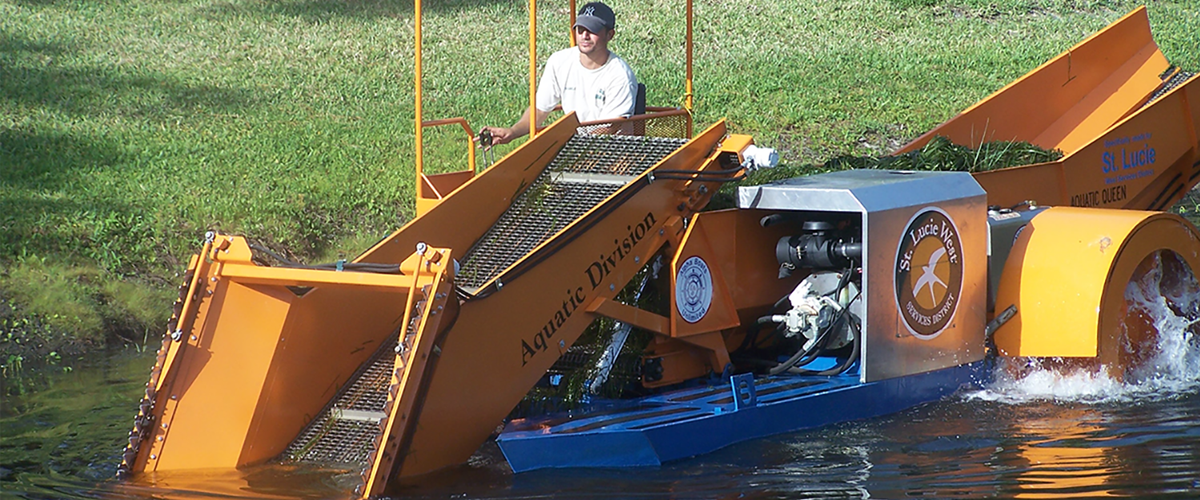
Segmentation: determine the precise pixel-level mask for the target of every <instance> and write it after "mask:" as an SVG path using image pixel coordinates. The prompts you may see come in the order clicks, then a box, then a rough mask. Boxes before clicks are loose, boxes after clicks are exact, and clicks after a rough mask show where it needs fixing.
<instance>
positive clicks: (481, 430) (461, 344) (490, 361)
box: [393, 122, 725, 477]
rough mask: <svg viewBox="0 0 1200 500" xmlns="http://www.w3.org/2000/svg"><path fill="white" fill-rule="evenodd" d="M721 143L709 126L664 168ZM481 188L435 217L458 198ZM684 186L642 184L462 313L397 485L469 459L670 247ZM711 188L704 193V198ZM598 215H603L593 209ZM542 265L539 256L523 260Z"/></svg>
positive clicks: (692, 162) (415, 424) (697, 161)
mask: <svg viewBox="0 0 1200 500" xmlns="http://www.w3.org/2000/svg"><path fill="white" fill-rule="evenodd" d="M552 128H553V127H552ZM544 134H545V136H551V135H552V134H554V132H553V131H551V130H547V131H546V132H544ZM724 135H725V128H724V123H723V122H721V123H718V124H717V125H714V126H713V127H712V128H710V129H709V130H707V131H705V132H704V133H702V134H700V135H699V136H697V138H696V139H693V140H692V142H690V143H689V144H688V145H687V146H684V147H683V148H682V149H680V150H678V151H676V152H675V153H673V154H672V155H671V156H669V157H667V158H666V159H665V160H663V162H662V163H661V164H660V166H661V168H665V169H684V168H689V169H693V170H694V169H697V166H698V165H701V164H703V162H704V160H705V158H707V157H708V156H709V154H710V153H711V152H712V151H713V149H714V147H715V146H716V144H717V142H718V141H719V140H720V139H721V137H722V136H724ZM545 136H543V137H545ZM537 140H538V139H535V140H534V141H531V143H536V142H537ZM498 166H499V165H498ZM498 166H497V167H493V169H495V168H498ZM489 173H490V170H489ZM484 175H487V174H486V173H485V174H484ZM643 175H646V174H643ZM478 180H479V178H476V179H475V181H472V183H468V184H467V185H466V186H464V188H463V190H464V191H460V192H459V193H457V194H456V195H455V196H452V197H451V198H449V199H447V200H446V201H445V202H443V206H439V208H438V210H436V211H435V212H431V214H432V213H436V212H440V211H441V210H442V209H443V207H444V206H445V203H448V202H452V201H454V200H455V199H456V198H460V197H462V196H463V195H464V194H465V190H466V189H468V188H470V187H471V186H472V185H473V184H474V183H475V182H477V181H478ZM634 182H635V183H637V182H639V181H634ZM682 183H683V182H682V181H672V180H666V179H658V180H655V181H654V182H653V183H648V184H644V185H643V186H641V187H640V190H639V191H637V193H636V194H635V195H633V196H632V197H630V198H629V199H628V200H626V201H624V202H622V203H620V204H619V205H617V206H615V207H613V208H612V211H611V212H608V213H607V215H605V216H604V217H602V218H599V219H597V220H596V221H595V223H594V225H591V226H589V227H588V229H587V230H586V231H579V232H573V229H572V228H573V227H575V225H576V224H578V222H577V223H576V224H573V225H571V226H568V227H567V228H566V229H564V233H571V234H572V237H571V238H568V241H567V242H561V241H558V240H560V239H561V238H560V237H561V235H560V236H558V237H555V238H554V239H551V240H549V241H547V243H546V244H544V245H543V247H542V248H545V245H548V244H559V243H561V244H562V245H564V246H562V247H560V248H557V249H556V250H555V251H553V252H543V253H544V254H545V255H544V258H543V259H542V260H540V263H539V264H538V265H536V266H532V267H529V268H528V269H527V270H526V271H525V272H524V274H520V275H519V276H516V277H514V278H511V279H505V280H504V285H503V288H502V289H500V290H498V291H495V292H494V293H492V294H491V295H488V296H486V297H483V298H479V299H476V300H470V301H467V302H465V303H463V304H462V306H461V309H460V311H459V315H458V318H457V320H456V321H455V322H454V324H453V326H452V327H451V329H450V331H449V332H447V333H446V334H445V335H444V338H443V339H439V343H440V352H441V354H440V356H438V358H437V359H436V361H435V366H434V368H433V371H432V373H429V374H427V375H426V376H425V380H424V381H423V383H427V384H429V388H428V392H427V395H426V396H425V398H424V400H423V401H421V402H420V404H419V405H418V406H417V407H418V408H420V413H419V414H418V415H416V416H415V418H413V419H411V420H410V424H409V425H410V426H411V432H412V438H411V441H410V442H411V445H410V447H409V448H408V450H407V454H406V455H403V456H402V457H401V458H400V461H401V462H400V463H399V464H398V467H399V471H398V473H397V474H394V475H393V477H404V476H411V475H415V474H422V473H425V472H429V471H432V470H435V469H439V468H442V467H445V466H447V465H451V464H456V463H462V462H464V461H466V460H467V458H468V457H470V455H471V453H473V452H474V451H475V450H476V448H478V446H479V445H480V444H481V443H483V442H484V441H485V440H486V439H487V437H488V435H489V434H490V433H492V432H493V431H494V430H495V428H496V425H497V424H499V423H500V422H501V421H502V419H503V418H504V416H505V415H506V414H507V413H508V412H509V411H510V410H511V409H512V408H513V407H514V406H515V405H516V404H517V403H518V402H519V401H520V400H521V398H522V397H523V396H524V395H525V393H526V392H528V390H529V388H530V387H532V386H533V385H534V384H535V383H536V382H537V380H538V379H539V378H541V376H542V375H543V374H544V373H545V372H546V370H547V369H548V368H549V367H550V366H551V365H552V364H553V363H554V361H555V360H557V359H558V357H559V356H560V355H561V354H562V353H563V352H565V351H566V349H567V347H569V346H570V345H571V343H573V342H574V341H575V339H576V338H577V337H578V336H579V334H580V333H582V331H583V330H584V328H585V327H586V326H587V325H588V324H590V323H591V321H592V317H593V315H591V314H589V313H587V312H586V307H587V305H588V304H590V303H591V302H592V301H593V300H595V299H596V298H597V297H605V298H609V299H611V298H612V297H614V296H615V295H616V293H617V291H619V290H620V289H621V288H622V287H623V286H624V285H625V284H626V283H628V282H629V280H631V279H632V278H633V276H634V275H635V274H636V273H637V272H638V271H639V270H640V269H641V268H642V267H643V266H644V265H645V264H646V263H647V262H648V259H649V258H650V257H651V256H653V255H654V254H655V253H656V252H657V251H658V249H659V248H660V247H661V245H662V244H663V242H665V241H667V235H665V234H660V229H663V230H664V231H663V232H664V233H665V228H666V227H668V226H669V225H670V224H671V222H670V221H671V220H675V221H678V219H679V217H680V216H682V215H687V214H684V213H680V211H679V206H680V202H681V201H682V200H685V199H687V194H686V193H684V192H682V191H681V190H680V188H681V184H682ZM713 188H715V185H714V186H709V189H710V192H711V189H713ZM614 196H617V195H614ZM602 208H605V209H606V208H607V207H605V205H601V206H600V207H598V208H597V210H599V209H602ZM587 217H588V216H587V215H584V218H585V219H586V218H587ZM631 231H633V232H634V233H635V235H640V236H641V237H640V238H636V237H635V238H634V239H635V240H636V241H637V242H636V243H634V244H633V245H631V248H630V250H628V251H623V252H620V254H619V255H618V254H617V253H615V252H617V250H616V249H614V246H613V245H614V243H613V242H614V240H620V239H622V238H626V237H628V236H629V235H630V232H631ZM601 253H604V255H601ZM540 256H541V254H539V250H536V249H535V250H534V251H533V253H532V254H531V255H530V257H527V258H534V257H540ZM622 256H623V257H622ZM609 257H612V258H613V263H612V265H610V266H609V269H608V270H607V271H605V272H603V274H602V275H600V274H596V273H593V275H591V276H589V275H588V274H587V271H588V269H589V268H590V267H591V266H593V265H597V266H601V267H603V262H604V261H606V260H607V259H608V258H609ZM598 261H599V262H598Z"/></svg>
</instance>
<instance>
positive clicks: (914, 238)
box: [895, 207, 963, 340]
mask: <svg viewBox="0 0 1200 500" xmlns="http://www.w3.org/2000/svg"><path fill="white" fill-rule="evenodd" d="M895 271H896V306H897V307H898V308H899V312H900V317H901V318H903V323H904V325H905V326H906V327H908V331H909V332H911V333H912V334H913V336H915V337H917V338H919V339H922V340H930V339H933V338H936V337H937V336H938V335H941V333H942V332H943V331H944V330H945V329H946V327H947V325H949V324H950V320H951V319H953V318H954V312H955V311H956V310H957V309H958V303H959V301H960V300H961V298H962V284H963V263H962V241H961V240H960V239H959V235H958V226H956V225H955V224H954V220H953V219H951V218H950V216H949V215H948V214H946V212H943V211H942V210H941V209H939V208H936V207H930V208H926V209H924V210H922V211H920V212H918V213H917V215H915V216H913V218H912V219H911V220H909V222H908V227H907V228H905V230H904V234H903V235H902V236H901V237H900V245H899V247H897V249H896V269H895Z"/></svg>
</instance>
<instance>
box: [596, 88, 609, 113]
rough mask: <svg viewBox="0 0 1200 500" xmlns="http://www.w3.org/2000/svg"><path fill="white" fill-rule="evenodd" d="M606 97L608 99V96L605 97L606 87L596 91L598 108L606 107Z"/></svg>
mask: <svg viewBox="0 0 1200 500" xmlns="http://www.w3.org/2000/svg"><path fill="white" fill-rule="evenodd" d="M606 99H607V97H605V95H604V89H599V90H597V91H596V107H597V108H602V107H604V101H605V100H606Z"/></svg>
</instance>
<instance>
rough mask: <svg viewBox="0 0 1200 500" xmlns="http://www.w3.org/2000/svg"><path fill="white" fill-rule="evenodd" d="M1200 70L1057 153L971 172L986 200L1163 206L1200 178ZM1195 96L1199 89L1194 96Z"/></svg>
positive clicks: (994, 202)
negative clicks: (1199, 124) (1196, 100)
mask: <svg viewBox="0 0 1200 500" xmlns="http://www.w3.org/2000/svg"><path fill="white" fill-rule="evenodd" d="M1192 94H1200V76H1195V77H1192V79H1191V80H1189V81H1188V82H1186V83H1184V84H1183V85H1181V86H1180V87H1178V88H1175V89H1174V90H1172V91H1171V92H1169V93H1168V94H1166V95H1165V96H1162V97H1160V98H1159V99H1158V100H1156V101H1154V103H1153V104H1151V105H1150V106H1147V107H1145V108H1142V109H1140V110H1138V112H1136V113H1134V114H1133V115H1131V116H1129V117H1127V118H1125V119H1123V120H1121V121H1120V122H1118V123H1117V124H1116V125H1115V126H1113V127H1112V128H1110V129H1109V130H1108V131H1106V132H1104V133H1103V134H1102V135H1100V136H1099V137H1097V138H1096V139H1095V140H1094V141H1092V142H1091V143H1089V144H1087V145H1085V146H1083V147H1081V148H1080V149H1078V150H1076V151H1074V152H1070V153H1069V154H1068V155H1067V156H1065V157H1063V158H1062V159H1061V160H1059V161H1057V162H1052V163H1044V164H1038V165H1026V166H1022V167H1013V168H1006V169H1002V170H993V171H990V172H980V173H977V174H975V180H976V181H978V182H979V184H980V185H981V186H983V188H984V190H986V191H987V193H988V204H989V205H999V206H1014V205H1017V204H1019V203H1022V202H1024V201H1026V200H1035V201H1037V202H1038V203H1039V204H1041V205H1070V206H1080V207H1103V208H1131V209H1137V210H1163V209H1165V207H1168V206H1170V205H1171V204H1173V203H1175V202H1176V201H1178V200H1179V199H1180V198H1181V197H1182V196H1183V194H1184V193H1185V192H1186V191H1187V189H1190V188H1191V187H1192V186H1194V185H1195V184H1196V182H1197V181H1198V180H1200V175H1197V171H1198V169H1200V161H1198V160H1200V140H1198V138H1197V136H1196V129H1195V127H1194V126H1193V125H1192V124H1194V123H1195V122H1196V120H1197V119H1198V118H1200V110H1198V109H1197V108H1196V107H1195V106H1194V105H1193V104H1192V103H1191V101H1192V100H1193V99H1189V97H1191V95H1192ZM1198 97H1200V96H1198Z"/></svg>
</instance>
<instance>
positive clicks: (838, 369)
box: [787, 316, 862, 376]
mask: <svg viewBox="0 0 1200 500" xmlns="http://www.w3.org/2000/svg"><path fill="white" fill-rule="evenodd" d="M856 319H857V318H855V317H853V316H852V317H850V328H853V329H854V338H853V339H851V342H850V355H849V356H847V357H846V360H845V361H842V363H841V364H839V365H838V366H835V367H833V368H829V369H826V370H806V369H804V368H795V365H793V367H792V368H788V369H787V372H788V373H791V374H795V375H819V376H830V375H841V374H843V373H846V370H849V369H850V367H851V366H854V362H855V361H858V348H859V342H861V338H862V329H861V328H860V327H859V326H858V321H856Z"/></svg>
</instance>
